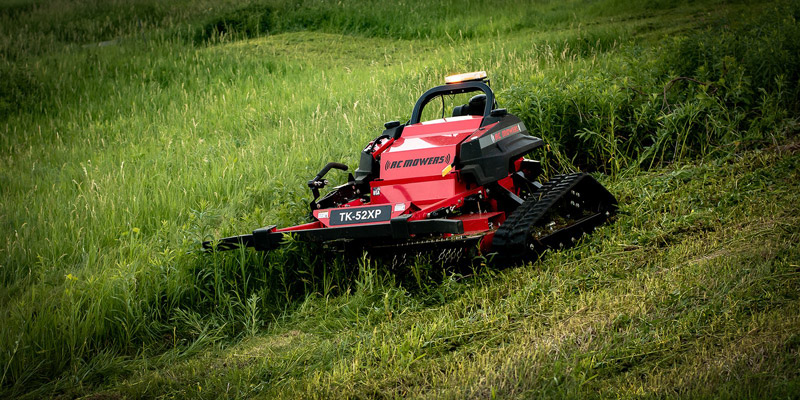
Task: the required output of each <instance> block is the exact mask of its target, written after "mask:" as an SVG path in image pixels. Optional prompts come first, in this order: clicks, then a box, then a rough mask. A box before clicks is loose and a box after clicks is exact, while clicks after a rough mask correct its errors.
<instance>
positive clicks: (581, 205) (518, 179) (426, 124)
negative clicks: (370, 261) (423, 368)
mask: <svg viewBox="0 0 800 400" xmlns="http://www.w3.org/2000/svg"><path fill="white" fill-rule="evenodd" d="M445 81H446V84H444V85H442V86H437V87H434V88H432V89H430V90H428V91H427V92H425V93H424V94H423V95H422V96H421V97H420V98H419V100H417V103H416V105H415V106H414V110H413V111H412V113H411V119H410V120H408V121H407V122H406V123H400V122H398V121H392V122H387V123H386V124H385V125H384V126H385V128H386V129H385V130H384V131H383V133H382V134H381V135H380V136H378V137H376V138H375V139H374V140H372V141H370V142H369V144H367V146H366V147H365V148H364V149H363V150H362V151H361V159H360V162H359V165H358V168H357V169H356V171H355V176H354V175H353V174H348V180H347V183H345V184H343V185H341V186H338V187H335V188H334V189H333V190H331V191H329V192H328V193H327V194H325V195H323V196H320V189H322V188H324V187H325V186H326V185H327V184H328V181H327V180H326V179H325V175H326V174H327V173H328V172H329V171H330V170H331V169H339V170H342V171H347V169H348V167H347V166H346V165H344V164H340V163H335V162H331V163H328V164H327V165H326V166H325V167H324V168H322V170H321V171H320V172H319V173H318V174H317V175H316V176H315V177H314V178H312V179H311V180H310V181H308V187H309V188H310V189H311V192H312V194H313V200H312V201H311V204H310V205H311V212H310V222H308V223H306V224H302V225H297V226H292V227H286V228H277V227H276V226H274V225H273V226H266V227H263V228H258V229H256V230H254V231H253V233H251V234H246V235H240V236H234V237H227V238H223V239H219V240H215V241H209V242H205V243H203V246H204V248H206V249H211V250H231V249H236V248H240V247H242V246H246V247H253V248H255V249H256V250H271V249H275V248H277V247H278V246H280V245H281V243H282V242H283V240H284V235H286V234H292V235H295V237H296V238H297V239H298V240H301V241H309V242H323V243H325V244H326V247H330V248H333V249H338V250H344V251H347V252H352V251H356V252H359V254H360V252H361V251H367V252H369V253H371V254H376V255H386V254H402V255H403V256H406V255H408V254H417V253H431V252H432V253H433V254H437V256H438V257H443V258H445V259H447V260H451V259H458V258H462V257H464V256H474V255H475V254H476V253H477V252H479V253H480V254H484V255H488V254H492V253H496V255H497V256H500V257H502V258H503V259H517V258H523V257H526V256H530V255H536V254H539V253H541V252H542V251H544V250H545V249H548V248H560V247H565V246H569V245H571V244H572V243H573V242H575V241H576V240H577V239H578V238H580V237H581V236H582V235H583V234H585V233H588V232H591V231H592V230H593V229H594V228H595V227H596V226H598V225H600V224H602V223H603V222H605V221H606V220H607V219H608V218H609V217H610V216H611V215H612V214H614V213H615V211H616V206H617V201H616V199H615V198H614V196H612V195H611V194H610V193H609V192H608V191H607V190H606V189H605V188H604V187H603V186H602V185H600V184H599V183H598V182H597V181H596V180H595V179H594V178H592V177H591V176H589V175H587V174H585V173H572V174H566V175H556V176H552V177H551V178H550V179H549V180H547V181H546V182H544V183H540V182H539V181H537V179H538V178H539V177H540V175H541V174H542V172H543V169H542V166H541V165H540V163H539V161H535V160H530V159H526V158H524V156H525V155H526V154H528V153H530V152H531V151H532V150H534V149H537V148H539V147H542V146H543V144H544V143H543V141H542V139H540V138H538V137H534V136H532V135H531V134H530V133H529V132H528V130H527V129H526V127H525V124H523V122H522V121H521V120H520V119H519V118H517V117H515V116H514V115H512V114H510V113H508V112H507V111H506V110H505V109H503V108H497V106H496V105H497V103H496V101H495V97H494V93H493V92H492V89H491V88H490V86H489V80H488V79H487V78H486V72H484V71H480V72H474V73H468V74H460V75H453V76H449V77H447V79H446V80H445ZM473 92H477V95H474V96H472V97H471V98H470V99H469V101H468V103H467V104H463V105H460V106H456V107H454V108H453V110H452V116H450V117H446V118H445V117H444V116H442V118H437V119H433V120H430V121H424V120H423V119H422V116H423V112H424V110H425V109H426V106H429V107H430V106H433V107H436V106H438V104H439V101H438V100H439V99H440V98H442V114H444V100H443V99H444V97H448V98H453V97H454V95H460V94H467V96H469V95H471V94H472V93H473ZM434 111H435V110H434ZM428 114H430V113H428ZM428 114H426V115H428ZM437 116H438V115H437Z"/></svg>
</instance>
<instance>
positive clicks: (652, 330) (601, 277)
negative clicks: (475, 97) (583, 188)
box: [0, 0, 800, 399]
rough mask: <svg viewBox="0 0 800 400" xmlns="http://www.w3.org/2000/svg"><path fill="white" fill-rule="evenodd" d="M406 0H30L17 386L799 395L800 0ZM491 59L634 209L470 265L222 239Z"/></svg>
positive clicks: (15, 179) (90, 391)
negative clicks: (530, 248)
mask: <svg viewBox="0 0 800 400" xmlns="http://www.w3.org/2000/svg"><path fill="white" fill-rule="evenodd" d="M383 5H384V4H383V2H378V1H372V0H343V1H339V2H326V1H319V0H302V1H300V2H289V1H286V0H263V1H246V2H233V1H226V2H214V1H188V0H178V1H174V2H159V1H155V0H114V1H99V0H88V1H86V0H81V1H78V0H52V1H32V0H0V371H2V372H1V375H0V376H1V377H0V397H2V398H47V397H50V398H79V397H85V398H92V399H117V398H140V397H143V398H156V397H157V398H162V397H164V398H209V399H211V398H214V399H216V398H332V397H333V398H337V397H353V398H383V397H389V398H394V397H414V398H430V397H436V398H529V397H536V398H539V397H546V398H563V397H571V398H585V397H600V398H609V397H623V398H631V397H658V398H662V397H667V398H672V397H689V398H698V397H701V398H706V397H711V398H797V397H799V396H800V248H798V245H797V243H798V241H800V212H798V206H797V205H798V204H800V137H798V131H800V119H798V116H799V115H800V100H798V99H800V27H798V24H797V19H798V18H800V3H798V2H797V1H777V2H769V1H767V2H760V3H755V2H737V1H730V2H728V1H719V0H699V1H675V2H673V1H654V2H644V1H641V2H637V1H633V0H594V1H589V0H569V1H561V2H559V1H547V0H542V1H522V0H507V1H500V2H494V1H488V0H473V1H468V2H463V3H462V2H455V1H449V0H436V1H430V2H424V1H417V0H409V1H404V2H399V3H397V6H396V7H392V8H391V9H389V8H387V7H384V6H383ZM475 70H486V71H488V73H489V76H490V78H491V81H492V87H493V88H494V90H495V91H496V94H497V96H498V101H499V103H500V105H501V106H502V107H505V108H508V109H509V111H511V112H512V113H514V114H516V115H518V116H519V117H520V118H522V119H523V120H524V121H525V123H526V125H527V126H528V128H529V129H530V130H531V132H532V133H533V134H535V135H536V136H539V137H541V138H543V139H544V140H545V142H546V143H547V146H546V149H545V150H544V151H537V152H536V153H534V154H531V157H532V158H536V159H540V160H542V161H543V163H544V165H545V169H546V171H545V172H546V175H548V176H550V175H553V174H557V173H561V172H564V171H577V170H581V171H588V172H591V173H592V174H593V176H595V177H596V178H597V179H598V180H599V181H600V182H601V183H602V184H603V185H605V186H606V187H608V188H609V190H610V191H611V192H612V193H613V194H615V195H616V197H617V198H618V199H619V201H620V205H621V206H620V213H619V215H618V216H617V217H615V219H614V220H613V222H612V223H611V224H608V225H605V226H603V227H601V228H600V229H598V230H597V231H595V233H594V234H592V235H591V236H588V237H586V238H585V239H583V240H581V241H580V242H579V243H578V244H577V245H576V246H575V247H573V248H571V249H568V250H564V251H559V252H547V253H545V254H544V256H543V257H541V258H540V259H539V260H537V261H535V262H532V263H527V264H525V263H517V264H515V265H497V264H496V263H495V264H492V263H488V264H487V263H480V262H476V263H475V266H473V267H472V268H452V267H448V266H445V265H440V264H437V263H436V262H435V261H431V260H426V259H421V260H417V261H415V262H413V263H410V264H409V265H405V266H402V267H400V268H396V269H389V268H387V267H386V266H385V265H382V264H380V263H379V262H377V261H374V260H371V259H369V258H367V257H361V258H359V259H358V260H357V261H353V260H347V259H341V258H329V257H326V256H325V255H324V254H322V253H319V252H317V251H315V249H313V248H310V247H307V246H303V245H301V244H298V243H291V244H290V245H289V246H286V247H285V248H282V249H280V250H277V251H273V252H270V253H269V254H267V255H264V254H260V253H256V252H252V251H238V252H230V253H216V254H208V253H202V252H200V251H199V248H200V243H201V242H202V241H203V240H208V239H212V238H218V237H222V236H229V235H235V234H240V233H246V232H250V231H252V229H254V228H256V227H260V226H265V225H268V224H277V225H279V226H285V225H290V224H297V223H301V222H304V221H305V217H306V211H307V207H308V201H309V200H310V193H309V192H308V189H307V188H306V187H305V185H304V183H305V182H306V181H307V180H308V179H309V178H311V177H312V176H313V175H315V174H316V173H317V172H318V170H319V169H320V167H321V166H322V165H324V164H325V163H326V162H328V161H339V162H343V163H345V164H348V165H350V167H351V168H354V167H355V166H356V164H357V162H358V155H359V151H360V150H361V148H363V146H364V145H365V144H366V143H367V142H368V141H369V140H370V139H372V138H374V137H375V136H377V135H378V134H379V133H380V130H381V129H382V125H383V123H384V122H386V121H391V120H403V121H405V120H406V119H407V118H408V117H409V116H410V114H411V108H412V107H413V103H414V102H415V101H416V99H417V97H418V96H419V95H420V94H421V93H422V92H424V91H425V90H426V89H428V88H430V87H432V86H435V85H438V84H441V83H442V82H443V79H444V76H446V75H448V74H451V73H457V72H467V71H475ZM336 179H338V181H341V179H343V177H341V176H340V175H337V178H336Z"/></svg>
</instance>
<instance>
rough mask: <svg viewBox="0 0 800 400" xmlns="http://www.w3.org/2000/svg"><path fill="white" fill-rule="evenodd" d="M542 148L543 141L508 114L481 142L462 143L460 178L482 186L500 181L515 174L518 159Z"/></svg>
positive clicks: (475, 140) (481, 138) (477, 140)
mask: <svg viewBox="0 0 800 400" xmlns="http://www.w3.org/2000/svg"><path fill="white" fill-rule="evenodd" d="M486 122H489V123H491V122H492V121H486ZM484 125H488V124H487V123H484ZM543 145H544V141H543V140H542V139H539V138H537V137H535V136H531V135H530V133H528V130H527V128H525V124H524V123H522V121H521V120H520V119H519V118H517V117H515V116H513V115H511V114H506V115H505V116H503V117H502V118H500V119H499V122H498V123H497V125H495V126H493V127H492V128H491V129H489V130H487V131H486V133H484V134H483V135H482V136H480V137H479V138H478V139H473V140H470V141H468V142H465V143H462V144H461V146H460V147H459V159H460V166H459V170H460V173H461V177H462V179H464V180H466V181H467V182H471V183H475V184H477V185H481V186H482V185H485V184H487V183H491V182H496V181H499V180H500V179H503V178H505V177H507V176H509V175H510V174H511V173H512V172H513V171H512V163H513V162H514V161H515V160H516V159H518V158H520V157H522V156H524V155H525V154H528V153H529V152H531V151H532V150H534V149H536V148H539V147H542V146H543Z"/></svg>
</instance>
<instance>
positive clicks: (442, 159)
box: [383, 154, 450, 171]
mask: <svg viewBox="0 0 800 400" xmlns="http://www.w3.org/2000/svg"><path fill="white" fill-rule="evenodd" d="M442 163H444V164H450V154H446V155H443V156H439V157H421V158H409V159H407V160H397V161H387V162H386V164H384V166H383V169H385V170H387V171H388V170H390V169H395V168H408V167H416V166H418V165H437V164H442Z"/></svg>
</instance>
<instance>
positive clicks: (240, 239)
mask: <svg viewBox="0 0 800 400" xmlns="http://www.w3.org/2000/svg"><path fill="white" fill-rule="evenodd" d="M408 217H409V216H408V215H403V216H400V217H396V218H393V219H392V220H391V221H389V222H388V223H382V224H370V225H356V226H342V227H336V228H316V229H305V230H297V231H278V230H277V229H276V226H275V225H270V226H266V227H264V228H259V229H256V230H254V231H253V233H252V234H250V235H239V236H232V237H226V238H222V239H220V240H218V241H208V242H203V249H205V250H217V251H224V250H234V249H238V248H240V247H253V248H255V249H256V250H259V251H266V250H272V249H275V248H278V247H279V246H280V245H281V242H282V241H283V235H284V234H287V233H290V234H294V235H296V237H297V238H298V239H299V240H303V241H309V242H326V241H329V240H336V239H409V238H411V237H412V236H416V235H429V234H455V235H457V234H462V233H464V224H463V222H462V221H460V220H452V219H426V220H421V221H409V220H408Z"/></svg>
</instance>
